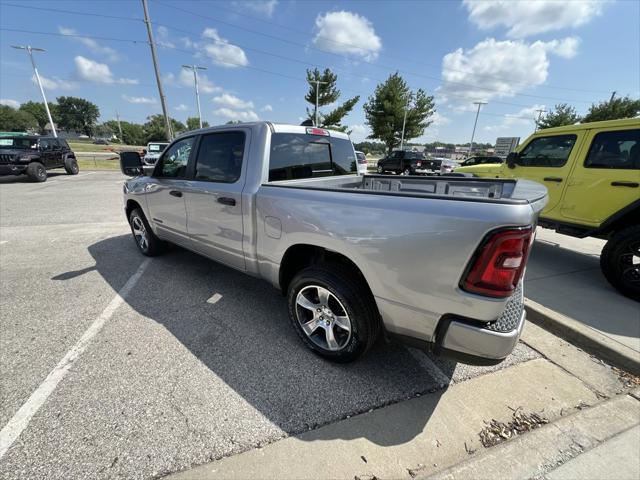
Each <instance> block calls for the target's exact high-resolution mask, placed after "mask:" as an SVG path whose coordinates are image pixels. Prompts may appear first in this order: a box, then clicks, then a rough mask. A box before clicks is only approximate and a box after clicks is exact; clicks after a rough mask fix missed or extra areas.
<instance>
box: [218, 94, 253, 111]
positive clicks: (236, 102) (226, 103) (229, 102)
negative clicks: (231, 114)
mask: <svg viewBox="0 0 640 480" xmlns="http://www.w3.org/2000/svg"><path fill="white" fill-rule="evenodd" d="M213 103H217V104H218V105H221V106H223V107H229V108H234V109H240V110H244V109H251V108H253V102H248V101H245V100H242V99H240V98H238V97H236V96H234V95H230V94H228V93H223V94H222V95H218V96H217V97H213Z"/></svg>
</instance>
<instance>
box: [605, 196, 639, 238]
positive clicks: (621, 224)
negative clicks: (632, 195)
mask: <svg viewBox="0 0 640 480" xmlns="http://www.w3.org/2000/svg"><path fill="white" fill-rule="evenodd" d="M633 225H640V200H636V201H635V202H633V203H630V204H629V205H627V206H626V207H625V208H623V209H622V210H620V211H618V212H617V213H615V214H614V215H612V216H611V217H609V218H608V219H607V220H605V221H604V222H603V223H602V225H601V226H600V228H598V230H597V232H596V233H597V236H605V237H608V236H610V235H612V234H613V233H615V232H617V231H619V230H622V229H624V228H627V227H631V226H633Z"/></svg>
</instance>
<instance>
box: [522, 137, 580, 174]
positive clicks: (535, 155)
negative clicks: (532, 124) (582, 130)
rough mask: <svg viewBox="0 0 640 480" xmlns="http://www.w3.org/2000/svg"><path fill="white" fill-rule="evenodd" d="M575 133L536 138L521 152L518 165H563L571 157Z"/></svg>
mask: <svg viewBox="0 0 640 480" xmlns="http://www.w3.org/2000/svg"><path fill="white" fill-rule="evenodd" d="M575 143H576V136H575V135H555V136H553V137H538V138H534V139H533V140H532V141H531V142H529V144H528V145H527V146H526V147H524V149H523V150H522V152H521V153H520V158H519V160H518V165H522V166H523V167H562V166H563V165H564V164H565V163H567V160H568V158H569V155H570V154H571V150H572V149H573V145H574V144H575Z"/></svg>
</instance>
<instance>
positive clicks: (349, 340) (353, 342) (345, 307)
mask: <svg viewBox="0 0 640 480" xmlns="http://www.w3.org/2000/svg"><path fill="white" fill-rule="evenodd" d="M321 292H325V293H324V299H326V301H323V297H322V296H321V295H322V293H321ZM326 292H328V293H326ZM287 300H288V307H289V319H290V320H291V323H292V324H293V327H294V329H295V330H296V332H297V333H298V336H299V337H300V338H301V339H302V341H303V342H304V344H305V345H306V346H307V347H308V348H309V349H311V350H312V351H313V352H314V353H316V354H318V355H320V356H322V357H324V358H326V359H328V360H331V361H334V362H338V363H346V362H351V361H353V360H356V359H357V358H359V357H360V356H362V355H363V354H364V353H366V352H367V350H369V349H370V348H371V346H372V345H373V344H374V343H375V341H376V339H377V337H378V335H379V332H380V316H379V314H378V310H377V308H376V306H375V300H374V299H373V296H372V295H371V292H370V291H369V289H368V287H367V285H366V284H365V282H364V280H363V279H362V278H361V277H360V276H359V275H358V274H357V273H355V272H353V271H352V270H351V269H349V268H346V267H344V266H342V265H340V264H321V265H317V266H312V267H308V268H305V269H304V270H302V271H300V272H299V273H298V274H297V275H296V276H295V277H294V278H293V280H292V281H291V284H290V285H289V290H288V294H287ZM301 303H303V304H305V305H306V306H301ZM303 325H304V326H303ZM346 325H348V327H349V329H348V330H347V329H345V328H344V327H345V326H346ZM329 331H331V333H329Z"/></svg>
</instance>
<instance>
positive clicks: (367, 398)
mask: <svg viewBox="0 0 640 480" xmlns="http://www.w3.org/2000/svg"><path fill="white" fill-rule="evenodd" d="M135 248H136V247H135V245H134V243H133V241H132V239H131V237H130V236H129V235H123V236H118V237H112V238H108V239H105V240H102V241H100V242H97V243H95V244H93V245H91V246H90V247H89V252H90V253H91V255H92V256H93V257H94V259H95V262H96V266H95V269H97V271H98V272H99V273H100V274H102V275H103V277H104V278H105V279H106V281H107V282H109V283H110V285H112V287H113V288H114V290H117V289H118V285H121V278H120V277H118V278H114V277H117V275H116V274H115V271H117V269H114V263H115V264H117V263H118V262H119V261H120V262H122V261H123V260H119V256H118V252H122V251H123V250H124V251H130V250H131V249H135ZM90 270H91V268H89V269H85V270H84V271H90ZM84 271H82V270H80V271H77V272H68V273H63V274H60V275H57V276H56V277H55V278H57V279H61V280H62V279H64V278H71V277H74V276H77V275H81V274H82V273H84ZM214 294H217V295H216V296H215V298H216V299H217V301H215V303H208V302H207V300H208V299H210V298H211V297H212V296H213V295H214ZM126 302H127V303H128V304H129V305H130V306H131V307H133V308H134V309H135V310H136V311H137V312H138V313H139V314H140V315H143V316H145V317H147V318H149V319H152V320H153V321H155V322H158V323H159V324H161V325H163V326H164V327H165V328H166V329H167V330H168V331H169V332H171V333H172V334H173V336H175V338H176V339H177V340H178V341H180V342H181V343H182V345H184V346H185V347H186V348H187V349H189V351H190V352H191V353H192V354H193V355H195V356H196V357H197V358H198V359H199V360H200V361H201V362H202V363H203V364H204V365H206V367H207V368H208V369H210V370H211V372H213V373H214V374H215V375H216V376H217V377H219V378H220V379H221V380H222V381H224V383H225V384H226V385H228V386H229V387H230V388H232V389H233V390H234V391H235V392H237V393H238V394H239V395H241V396H242V397H243V398H244V400H246V401H247V402H248V403H249V404H251V405H252V406H253V407H254V408H256V409H257V410H258V411H260V412H261V413H262V414H263V415H264V416H265V417H266V418H268V419H269V420H270V421H271V422H273V423H274V424H276V425H277V426H278V427H280V428H281V429H283V430H284V431H286V432H287V433H289V434H295V433H301V432H305V431H308V430H311V429H314V428H317V427H318V426H321V425H324V424H328V423H330V422H334V421H337V420H340V419H343V418H345V417H346V416H347V415H353V414H355V413H361V412H366V411H368V410H370V409H372V408H377V407H380V406H383V405H386V404H389V403H393V402H397V401H400V400H404V399H407V398H410V397H413V396H415V395H416V394H417V393H420V394H422V393H426V392H437V391H439V392H440V393H437V394H436V395H434V401H433V403H432V405H431V408H429V409H427V410H425V411H420V412H416V415H413V416H411V418H405V419H402V418H399V419H398V424H397V425H396V427H395V428H394V429H393V430H392V431H389V430H386V431H381V430H378V429H375V428H371V429H363V430H360V431H353V432H346V433H345V432H341V433H340V434H339V435H340V438H355V437H366V438H367V439H369V440H370V441H372V442H374V443H376V444H379V445H398V444H401V443H405V442H408V441H410V440H412V439H413V438H414V437H415V436H416V435H417V434H418V433H420V432H421V431H422V430H423V428H424V426H425V424H426V423H427V422H428V421H429V418H430V416H431V414H432V413H433V411H434V409H435V408H436V405H437V402H438V399H439V397H440V395H441V394H442V393H443V392H444V391H445V390H446V388H447V386H448V382H442V381H438V380H436V379H434V378H433V377H432V376H431V375H430V374H429V371H428V368H429V367H428V365H429V364H428V361H427V360H426V356H424V357H425V358H424V359H422V357H421V356H423V355H424V354H422V353H421V352H416V351H413V352H412V351H410V350H409V349H407V348H405V347H403V346H401V345H398V344H395V343H385V342H384V341H380V342H378V344H377V345H376V346H374V348H373V349H372V351H370V352H369V353H368V355H366V356H365V357H364V358H362V359H361V360H359V361H357V362H354V363H351V364H347V365H339V364H333V363H330V362H328V361H325V360H322V359H321V358H320V357H318V356H316V355H314V354H313V353H312V352H310V351H309V350H307V349H306V347H304V346H303V344H302V342H301V341H300V339H299V338H298V337H297V335H296V332H295V331H294V329H293V327H292V326H290V324H289V318H288V315H287V309H286V304H285V299H284V298H283V297H282V296H281V295H280V293H279V291H277V290H276V289H274V288H273V287H272V286H271V285H269V284H267V283H266V282H264V281H261V280H258V279H255V278H252V277H249V276H247V275H244V274H242V273H239V272H236V271H234V270H232V269H230V268H227V267H224V266H222V265H219V264H217V263H215V262H212V261H209V260H206V259H205V258H203V257H201V256H198V255H196V254H193V253H190V252H187V251H185V250H182V249H179V248H176V249H173V250H172V251H170V252H168V253H167V254H165V255H163V256H161V257H157V258H154V259H152V261H151V264H150V265H149V267H148V268H147V270H146V271H145V273H144V275H143V276H142V278H141V280H140V281H139V282H138V284H137V285H136V288H134V290H133V291H132V292H131V293H130V294H129V296H128V297H127V298H126ZM150 341H152V339H150ZM425 365H427V366H425ZM443 365H444V367H442V366H441V368H444V369H445V371H444V373H445V375H447V377H448V378H451V376H452V374H453V371H454V369H455V366H456V364H455V362H445V363H444V364H443ZM440 378H442V377H440ZM444 383H447V385H445V384H444ZM220 414H221V415H224V411H221V413H220Z"/></svg>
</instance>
